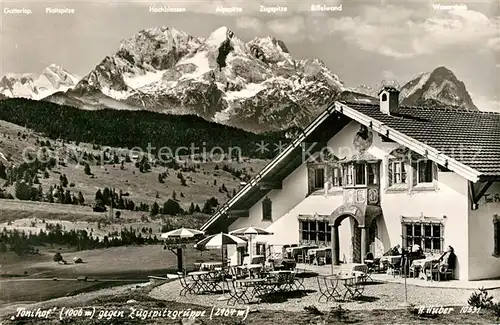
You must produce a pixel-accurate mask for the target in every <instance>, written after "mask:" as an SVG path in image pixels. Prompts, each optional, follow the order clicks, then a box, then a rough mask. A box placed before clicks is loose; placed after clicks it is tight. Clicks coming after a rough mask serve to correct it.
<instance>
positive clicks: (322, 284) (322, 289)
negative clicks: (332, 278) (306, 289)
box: [316, 275, 330, 302]
mask: <svg viewBox="0 0 500 325" xmlns="http://www.w3.org/2000/svg"><path fill="white" fill-rule="evenodd" d="M316 281H317V282H318V289H319V298H318V302H321V299H323V298H324V299H325V302H327V301H328V300H329V299H330V291H329V290H328V283H327V281H328V279H327V278H326V277H325V276H322V275H318V276H317V277H316Z"/></svg>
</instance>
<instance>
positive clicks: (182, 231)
mask: <svg viewBox="0 0 500 325" xmlns="http://www.w3.org/2000/svg"><path fill="white" fill-rule="evenodd" d="M203 234H204V232H203V231H200V230H196V229H189V228H184V227H182V228H179V229H175V230H172V231H169V232H165V233H163V234H161V236H160V237H161V238H163V239H171V238H178V239H185V238H193V237H196V236H201V235H203ZM175 255H177V268H178V269H179V271H180V270H182V269H183V267H182V265H183V264H184V263H183V256H182V248H180V247H177V253H175Z"/></svg>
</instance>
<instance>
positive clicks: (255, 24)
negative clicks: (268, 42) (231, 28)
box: [236, 17, 262, 33]
mask: <svg viewBox="0 0 500 325" xmlns="http://www.w3.org/2000/svg"><path fill="white" fill-rule="evenodd" d="M236 26H237V27H238V28H241V29H252V30H254V31H256V32H257V33H259V32H260V31H261V30H262V22H261V21H260V20H259V19H257V18H255V17H239V18H238V19H237V20H236Z"/></svg>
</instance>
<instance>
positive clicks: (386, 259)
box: [380, 255, 402, 268]
mask: <svg viewBox="0 0 500 325" xmlns="http://www.w3.org/2000/svg"><path fill="white" fill-rule="evenodd" d="M401 258H402V256H401V255H390V256H382V257H381V258H380V263H383V264H384V266H385V265H386V264H388V265H389V267H390V268H393V267H394V265H395V264H397V263H398V262H399V261H401Z"/></svg>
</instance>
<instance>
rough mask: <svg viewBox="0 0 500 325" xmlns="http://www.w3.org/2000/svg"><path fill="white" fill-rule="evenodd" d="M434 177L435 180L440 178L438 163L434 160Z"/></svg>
mask: <svg viewBox="0 0 500 325" xmlns="http://www.w3.org/2000/svg"><path fill="white" fill-rule="evenodd" d="M432 177H433V178H434V181H437V180H438V165H437V164H436V163H434V162H432Z"/></svg>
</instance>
